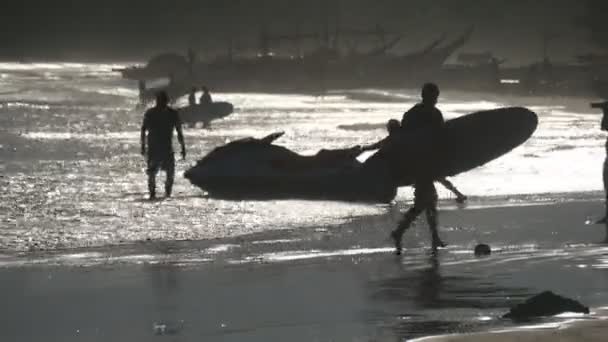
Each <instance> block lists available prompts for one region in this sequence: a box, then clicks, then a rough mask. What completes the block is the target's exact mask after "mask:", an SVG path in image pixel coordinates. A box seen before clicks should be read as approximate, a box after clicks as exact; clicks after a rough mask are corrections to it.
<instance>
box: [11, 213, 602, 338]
mask: <svg viewBox="0 0 608 342" xmlns="http://www.w3.org/2000/svg"><path fill="white" fill-rule="evenodd" d="M503 204H505V203H503ZM508 204H509V205H508V206H504V205H503V206H499V207H495V208H478V209H475V208H474V207H475V205H474V201H473V203H471V205H470V208H469V209H466V210H460V209H452V210H445V209H446V208H449V207H450V206H451V204H450V203H447V202H445V203H442V208H443V210H442V212H441V227H442V231H441V232H442V235H443V237H444V238H445V240H446V241H448V242H449V243H450V246H449V248H447V249H444V250H441V251H439V253H437V254H436V255H433V254H432V253H430V252H429V249H428V232H427V230H428V229H427V228H426V224H423V223H422V222H421V223H419V224H418V226H417V227H415V228H413V229H412V230H411V231H409V232H408V233H407V235H406V237H405V238H406V244H405V246H406V248H407V249H406V251H405V253H404V255H403V256H401V257H398V256H395V255H394V254H393V250H392V248H391V246H390V242H389V241H388V239H387V234H388V232H389V231H390V229H392V228H393V227H394V225H395V223H396V221H397V220H398V219H399V217H400V216H399V215H400V214H399V213H400V211H399V208H393V209H391V208H387V209H386V213H385V214H383V215H377V216H369V217H365V218H356V219H353V220H352V221H350V222H347V223H345V224H343V225H338V226H323V227H312V228H302V229H294V230H281V231H274V232H264V233H260V234H254V235H249V236H241V237H237V238H230V239H216V240H205V241H182V242H170V241H149V242H142V243H139V244H129V245H120V246H114V247H103V248H88V249H76V250H64V251H55V252H40V253H27V254H20V255H3V256H2V257H1V258H0V262H1V265H2V266H3V269H2V271H1V272H0V293H2V296H3V297H2V298H3V300H2V306H3V310H1V311H0V322H2V330H1V331H0V337H1V340H2V341H12V342H20V341H45V342H50V341H62V342H66V341H131V342H132V341H151V340H155V339H158V340H159V341H160V340H166V341H195V340H196V341H404V340H409V339H414V338H421V337H425V336H433V335H445V334H453V333H458V334H462V333H475V332H484V331H493V330H497V329H498V330H504V329H513V328H516V327H517V325H515V324H514V323H512V322H510V321H508V320H503V319H501V318H500V316H501V315H502V314H504V313H505V312H506V311H508V308H509V307H510V306H511V305H514V304H517V303H520V302H522V301H523V300H525V299H526V298H528V297H529V296H531V295H534V294H536V293H538V292H540V291H542V290H552V291H554V292H556V293H558V294H561V295H565V296H569V297H572V298H574V299H578V300H580V301H582V302H583V303H584V304H586V305H589V306H591V307H600V306H604V305H607V304H608V277H606V273H605V271H606V270H605V268H606V267H605V266H606V265H608V257H607V255H608V247H607V246H605V245H603V244H601V243H598V242H600V241H602V240H603V238H604V231H603V229H604V228H603V227H602V226H590V225H585V223H584V221H585V218H586V217H587V216H589V215H591V214H593V213H601V210H602V203H601V202H599V201H575V202H567V201H549V202H547V203H540V204H536V205H523V206H522V205H521V204H522V203H515V204H517V205H515V206H513V205H512V204H513V203H510V202H509V203H508ZM477 242H484V243H488V244H490V245H491V246H492V247H493V248H494V253H493V254H492V255H491V256H490V257H486V258H476V257H474V256H473V253H472V251H473V247H474V245H475V244H476V243H477ZM564 321H566V319H565V318H554V319H544V320H541V321H540V322H539V323H541V324H547V323H556V322H557V323H559V322H564ZM581 327H584V328H567V329H561V330H541V329H539V330H538V331H537V332H534V333H532V334H531V333H530V332H527V331H522V332H512V333H508V334H507V333H506V334H500V335H495V334H492V335H464V336H456V337H440V338H439V341H444V340H446V339H447V341H450V339H454V340H458V341H461V340H462V341H465V340H466V341H477V340H479V341H481V340H487V339H485V338H486V337H487V336H491V338H492V340H496V339H495V338H496V337H497V336H500V338H504V340H505V341H557V340H556V339H555V335H558V336H560V338H564V340H563V341H574V340H577V341H578V340H579V339H576V338H582V337H581V336H589V338H590V339H589V341H603V340H605V337H604V335H603V334H602V333H601V332H602V331H604V330H605V324H604V323H603V322H596V321H592V322H589V323H585V325H584V326H581ZM579 334H580V335H579ZM583 334H584V335H583ZM532 336H536V337H532ZM534 338H538V339H534ZM568 338H570V339H568ZM593 338H596V339H593ZM499 341H500V340H499Z"/></svg>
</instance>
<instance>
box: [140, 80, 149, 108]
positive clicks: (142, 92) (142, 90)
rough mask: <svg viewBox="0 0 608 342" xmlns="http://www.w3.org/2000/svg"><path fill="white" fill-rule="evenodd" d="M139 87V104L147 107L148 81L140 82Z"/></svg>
mask: <svg viewBox="0 0 608 342" xmlns="http://www.w3.org/2000/svg"><path fill="white" fill-rule="evenodd" d="M137 85H138V87H139V104H141V105H145V104H146V102H148V101H147V99H146V81H143V80H139V82H137Z"/></svg>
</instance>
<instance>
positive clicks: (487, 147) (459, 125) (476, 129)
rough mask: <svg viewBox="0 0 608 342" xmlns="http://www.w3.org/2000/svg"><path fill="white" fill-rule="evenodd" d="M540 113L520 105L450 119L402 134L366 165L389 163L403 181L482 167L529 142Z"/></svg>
mask: <svg viewBox="0 0 608 342" xmlns="http://www.w3.org/2000/svg"><path fill="white" fill-rule="evenodd" d="M537 125H538V116H537V115H536V114H535V113H534V112H532V111H530V110H528V109H526V108H522V107H509V108H501V109H493V110H487V111H481V112H476V113H472V114H468V115H464V116H461V117H459V118H456V119H452V120H448V121H446V123H445V125H444V127H443V129H441V131H439V132H429V131H426V130H420V131H415V132H408V133H404V134H403V135H402V136H401V137H400V138H399V139H397V140H396V143H395V144H391V146H389V147H387V149H386V150H380V151H378V152H377V153H376V154H375V155H373V156H372V157H370V159H369V160H368V161H366V163H365V164H368V163H369V164H370V165H371V164H374V163H376V162H381V160H383V159H384V160H383V161H384V162H386V161H388V163H389V164H390V165H391V168H392V170H393V171H394V172H396V173H397V174H398V175H399V185H400V186H406V185H411V184H413V183H414V181H415V179H417V178H419V177H430V178H432V179H440V178H444V177H449V176H455V175H457V174H459V173H462V172H466V171H469V170H472V169H474V168H477V167H479V166H482V165H484V164H486V163H488V162H490V161H492V160H494V159H496V158H498V157H500V156H502V155H504V154H506V153H508V152H509V151H511V150H513V149H514V148H516V147H517V146H519V145H521V144H523V143H524V142H525V141H526V140H528V139H529V138H530V137H531V136H532V134H533V133H534V131H535V130H536V127H537Z"/></svg>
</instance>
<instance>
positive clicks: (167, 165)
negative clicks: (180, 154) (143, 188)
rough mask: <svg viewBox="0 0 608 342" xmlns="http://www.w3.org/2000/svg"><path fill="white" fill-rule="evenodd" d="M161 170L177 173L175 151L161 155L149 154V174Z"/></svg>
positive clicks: (147, 171)
mask: <svg viewBox="0 0 608 342" xmlns="http://www.w3.org/2000/svg"><path fill="white" fill-rule="evenodd" d="M159 170H163V171H165V172H166V173H167V174H174V173H175V156H174V155H173V153H170V154H166V155H161V156H158V155H157V156H154V155H150V156H148V169H147V170H146V173H147V174H148V175H155V174H157V173H158V171H159Z"/></svg>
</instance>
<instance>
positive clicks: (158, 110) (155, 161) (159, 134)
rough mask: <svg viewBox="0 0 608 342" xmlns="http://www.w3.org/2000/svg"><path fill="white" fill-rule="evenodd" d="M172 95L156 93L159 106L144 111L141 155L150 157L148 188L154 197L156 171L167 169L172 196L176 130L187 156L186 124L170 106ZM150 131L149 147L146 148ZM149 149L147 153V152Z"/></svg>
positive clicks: (168, 185) (168, 184)
mask: <svg viewBox="0 0 608 342" xmlns="http://www.w3.org/2000/svg"><path fill="white" fill-rule="evenodd" d="M168 104H169V96H168V95H167V93H166V92H164V91H161V92H159V93H158V94H157V95H156V106H154V107H153V108H150V109H148V111H146V113H145V114H144V121H143V124H142V126H141V154H142V155H143V156H146V155H147V157H148V168H147V170H146V173H147V174H148V190H149V192H150V199H155V198H156V174H157V173H158V171H159V170H164V171H165V173H166V174H167V178H166V181H165V196H166V197H171V190H172V188H173V179H174V176H175V156H174V152H173V130H174V129H175V130H176V131H177V140H178V141H179V143H180V145H181V147H182V151H181V154H182V158H183V159H186V146H185V145H184V135H183V133H182V124H181V121H180V119H179V115H178V113H177V111H176V110H174V109H173V108H170V107H169V105H168ZM146 133H147V143H148V149H147V150H146ZM146 152H147V153H146Z"/></svg>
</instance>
